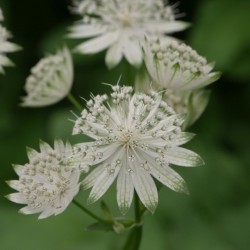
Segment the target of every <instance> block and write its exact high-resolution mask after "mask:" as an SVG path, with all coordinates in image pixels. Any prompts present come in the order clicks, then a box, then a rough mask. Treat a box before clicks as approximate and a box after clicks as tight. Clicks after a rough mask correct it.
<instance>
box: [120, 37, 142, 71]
mask: <svg viewBox="0 0 250 250" xmlns="http://www.w3.org/2000/svg"><path fill="white" fill-rule="evenodd" d="M124 55H125V57H126V59H127V60H128V62H129V63H130V64H131V65H133V66H135V67H137V68H138V67H140V66H141V63H142V59H143V57H142V50H141V47H140V45H139V43H138V42H137V41H134V42H133V41H129V40H128V41H127V43H125V42H124Z"/></svg>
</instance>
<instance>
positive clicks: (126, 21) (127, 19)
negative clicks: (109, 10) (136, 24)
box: [121, 13, 133, 27]
mask: <svg viewBox="0 0 250 250" xmlns="http://www.w3.org/2000/svg"><path fill="white" fill-rule="evenodd" d="M121 22H122V26H123V27H131V26H132V25H133V20H132V17H131V15H129V14H128V13H126V14H124V15H123V16H122V17H121Z"/></svg>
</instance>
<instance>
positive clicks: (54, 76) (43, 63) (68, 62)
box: [21, 47, 73, 107]
mask: <svg viewBox="0 0 250 250" xmlns="http://www.w3.org/2000/svg"><path fill="white" fill-rule="evenodd" d="M72 84H73V64H72V59H71V54H70V52H69V50H68V49H67V48H66V47H65V48H64V49H63V50H61V51H59V52H58V53H57V54H56V55H50V56H47V57H46V58H43V59H41V60H40V61H39V62H38V64H37V65H36V66H35V67H34V68H32V69H31V75H30V76H29V77H28V78H27V80H26V84H25V90H26V92H27V94H28V95H27V96H26V97H23V102H22V104H21V105H22V106H24V107H40V106H47V105H51V104H54V103H56V102H59V101H60V100H61V99H63V98H64V97H65V96H67V95H68V94H69V92H70V89H71V87H72Z"/></svg>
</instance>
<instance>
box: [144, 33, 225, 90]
mask: <svg viewBox="0 0 250 250" xmlns="http://www.w3.org/2000/svg"><path fill="white" fill-rule="evenodd" d="M143 51H144V61H145V64H146V68H147V70H148V72H149V75H150V77H151V78H152V80H153V82H154V83H155V84H157V85H158V87H160V88H162V89H163V88H164V89H174V90H181V91H184V90H194V89H198V88H202V87H205V86H207V85H209V84H211V83H213V82H215V81H216V80H218V79H219V78H220V75H221V73H220V72H211V71H212V69H213V65H211V64H208V63H207V60H206V59H205V58H204V57H202V56H200V55H198V54H197V52H196V51H195V50H193V49H192V48H191V47H189V46H187V45H186V44H184V43H179V42H177V41H173V40H172V41H167V42H166V41H164V42H163V41H162V40H156V41H155V40H149V39H148V38H146V39H145V42H144V45H143Z"/></svg>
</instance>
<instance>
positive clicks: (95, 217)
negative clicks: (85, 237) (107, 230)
mask: <svg viewBox="0 0 250 250" xmlns="http://www.w3.org/2000/svg"><path fill="white" fill-rule="evenodd" d="M72 202H73V203H74V204H75V205H76V206H77V207H78V208H80V209H81V210H82V211H83V212H85V213H86V214H88V215H89V216H90V217H92V218H93V219H95V220H97V221H99V222H102V223H106V224H110V222H109V221H107V220H104V219H102V218H101V217H99V216H97V215H95V214H94V213H92V212H91V211H89V210H88V209H87V208H85V207H84V206H82V205H81V204H80V203H79V202H78V201H76V200H75V199H74V200H73V201H72Z"/></svg>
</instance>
